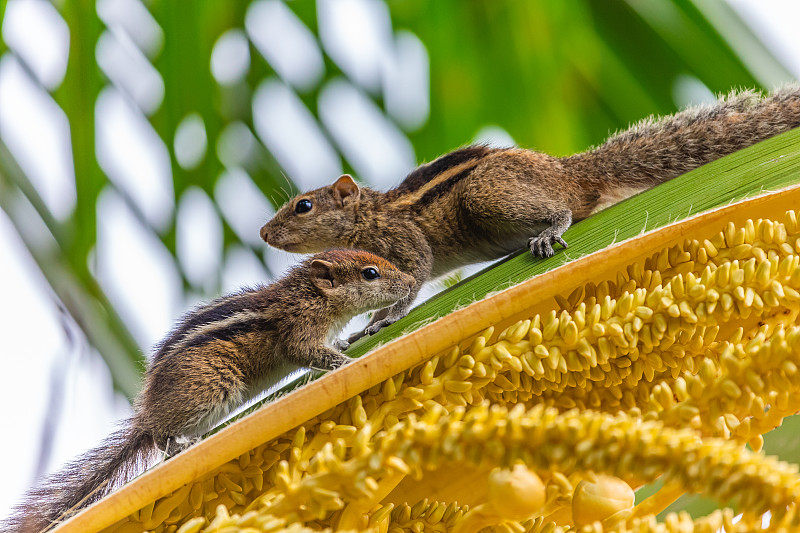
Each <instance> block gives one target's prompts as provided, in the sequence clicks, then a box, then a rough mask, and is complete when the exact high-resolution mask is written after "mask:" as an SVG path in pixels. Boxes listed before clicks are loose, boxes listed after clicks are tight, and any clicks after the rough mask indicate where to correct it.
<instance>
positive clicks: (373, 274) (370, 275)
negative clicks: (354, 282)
mask: <svg viewBox="0 0 800 533" xmlns="http://www.w3.org/2000/svg"><path fill="white" fill-rule="evenodd" d="M361 275H362V276H364V279H366V280H370V281H371V280H373V279H378V278H379V277H381V273H380V272H378V269H377V268H372V267H367V268H365V269H364V270H362V271H361Z"/></svg>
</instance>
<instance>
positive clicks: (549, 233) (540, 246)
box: [528, 228, 567, 257]
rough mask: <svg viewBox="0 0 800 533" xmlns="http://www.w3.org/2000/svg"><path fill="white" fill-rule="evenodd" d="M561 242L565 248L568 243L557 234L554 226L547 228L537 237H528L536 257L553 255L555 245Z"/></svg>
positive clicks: (529, 245)
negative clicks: (553, 228)
mask: <svg viewBox="0 0 800 533" xmlns="http://www.w3.org/2000/svg"><path fill="white" fill-rule="evenodd" d="M555 243H558V244H560V245H561V246H563V247H564V248H566V247H567V243H566V242H565V241H564V239H562V238H561V237H560V236H558V235H556V234H555V232H554V231H553V230H552V228H547V229H546V230H544V231H543V232H541V233H540V234H539V235H537V236H536V237H531V238H530V239H528V248H530V250H531V253H532V254H533V256H534V257H552V256H553V254H554V253H555V251H554V250H553V245H554V244H555Z"/></svg>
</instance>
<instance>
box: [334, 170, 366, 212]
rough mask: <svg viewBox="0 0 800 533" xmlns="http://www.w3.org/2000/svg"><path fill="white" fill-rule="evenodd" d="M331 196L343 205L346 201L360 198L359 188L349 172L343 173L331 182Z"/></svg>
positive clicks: (354, 200)
mask: <svg viewBox="0 0 800 533" xmlns="http://www.w3.org/2000/svg"><path fill="white" fill-rule="evenodd" d="M333 196H334V197H335V198H336V200H337V201H338V202H339V203H340V204H341V205H344V204H346V203H348V202H357V201H358V199H359V198H361V189H359V188H358V184H357V183H356V182H355V181H354V180H353V176H351V175H350V174H343V175H342V176H341V177H340V178H339V179H338V180H336V183H334V184H333Z"/></svg>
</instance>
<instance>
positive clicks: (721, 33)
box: [0, 0, 800, 516]
mask: <svg viewBox="0 0 800 533" xmlns="http://www.w3.org/2000/svg"><path fill="white" fill-rule="evenodd" d="M0 16H1V17H2V42H0V362H1V363H2V367H3V368H4V369H5V370H4V371H3V373H2V375H1V376H0V380H1V381H0V402H1V403H2V405H3V406H4V407H3V412H4V415H5V416H4V418H5V424H4V425H5V427H6V430H4V434H5V435H6V437H5V438H3V439H2V453H0V471H2V472H3V478H4V483H2V484H0V516H2V515H5V514H6V513H7V512H8V509H9V507H10V506H11V505H12V504H13V503H14V502H15V501H17V500H18V498H19V497H20V495H21V494H22V492H23V491H24V490H25V489H27V488H28V487H29V486H30V485H32V484H33V483H34V482H35V481H36V480H37V479H39V478H40V477H41V476H43V475H45V474H46V473H48V472H50V471H52V470H54V469H57V468H58V467H59V466H60V465H61V464H63V462H64V461H66V460H68V459H70V458H72V457H74V456H75V455H76V454H78V453H80V452H81V451H83V450H85V449H87V448H89V447H91V446H93V445H95V444H97V442H98V441H99V440H100V439H101V438H102V437H103V436H104V435H106V434H107V433H108V432H110V431H111V430H112V429H113V428H114V425H115V422H116V421H118V420H120V419H122V418H124V417H126V416H128V415H129V414H130V409H131V408H130V403H129V400H130V398H132V397H133V396H134V395H135V393H136V391H137V387H138V384H139V380H140V377H141V372H142V370H143V368H144V361H145V355H144V354H148V353H149V351H150V349H151V347H152V346H153V345H154V343H156V342H157V341H158V340H159V339H160V338H161V337H162V336H163V335H164V334H165V333H166V332H167V331H168V330H169V328H170V327H171V325H172V324H173V322H174V321H175V320H176V318H177V317H178V316H180V315H181V314H182V313H184V312H185V311H186V310H188V309H189V308H191V307H192V306H193V305H196V304H197V303H198V302H199V301H202V300H206V299H210V298H212V297H215V296H217V295H219V294H221V293H224V292H226V291H231V290H234V289H236V288H238V287H240V286H243V285H254V284H256V283H259V282H263V281H267V280H269V279H272V278H274V277H276V276H278V275H280V273H281V272H283V271H284V270H285V269H286V268H287V266H288V265H289V264H291V263H293V262H294V261H296V260H297V257H295V256H291V255H290V254H285V253H282V252H278V251H276V250H272V249H268V248H267V247H266V245H264V243H262V242H261V241H260V239H259V236H258V230H259V228H260V226H261V224H262V223H263V222H265V221H266V220H267V219H268V218H269V217H270V216H271V214H272V213H273V212H274V210H275V208H276V207H278V206H279V205H280V204H281V203H282V202H283V201H285V200H286V199H287V197H289V196H290V195H294V194H296V193H297V192H298V191H300V190H304V189H309V188H314V187H318V186H322V185H325V184H328V183H330V182H331V181H332V180H333V179H335V178H336V177H337V176H338V175H339V174H341V173H342V172H350V173H353V174H354V175H355V176H357V177H358V178H359V179H360V180H361V181H363V182H364V183H366V184H368V185H370V186H373V187H376V188H383V189H385V188H389V187H390V186H392V185H393V184H395V183H398V182H399V181H400V180H402V178H403V177H404V175H405V174H406V173H407V172H408V171H409V170H411V169H412V168H413V167H414V166H415V165H416V164H417V163H418V162H422V161H426V160H430V159H433V158H434V157H436V156H438V155H440V154H442V153H445V152H447V151H450V150H452V149H454V148H456V147H458V146H460V145H463V144H466V143H470V142H474V141H480V142H491V143H496V144H500V145H511V144H516V145H519V146H523V147H527V148H534V149H537V150H542V151H546V152H550V153H552V154H559V155H560V154H569V153H573V152H576V151H580V150H583V149H586V148H587V147H588V146H590V145H592V144H597V143H600V142H602V140H603V139H604V138H605V137H606V136H607V135H608V134H609V133H610V132H613V131H615V130H617V129H619V128H623V127H625V126H626V125H627V124H628V123H630V122H631V121H635V120H638V119H640V118H643V117H645V116H647V115H650V114H653V113H657V114H666V113H671V112H673V111H675V110H677V109H678V108H680V107H683V106H685V105H687V104H690V103H702V102H706V101H709V100H711V99H712V98H713V93H717V92H727V91H729V90H730V89H732V88H735V87H762V88H769V87H774V86H776V85H779V84H781V83H784V82H787V81H790V80H792V79H795V78H797V77H798V76H800V34H799V33H798V32H797V20H800V5H798V4H797V3H796V2H795V1H794V0H769V1H761V0H728V1H727V2H721V1H716V0H657V1H653V0H567V1H563V2H551V1H546V0H542V1H512V0H482V1H480V0H469V1H463V0H435V1H424V0H388V1H385V0H318V1H316V2H313V1H310V0H294V1H288V2H282V1H279V0H254V1H250V2H248V1H224V2H223V1H211V0H194V1H192V2H186V1H185V2H179V1H174V0H173V1H169V0H151V1H144V2H142V1H140V0H97V1H96V2H92V1H78V0H72V1H70V0H54V1H53V2H49V1H46V0H8V2H6V1H2V2H0ZM437 287H438V286H437V285H435V284H434V285H433V286H432V288H429V289H428V290H427V292H426V294H428V295H430V294H431V293H432V292H435V290H437ZM356 327H357V326H356V325H352V326H351V327H350V328H349V329H350V330H354V329H356ZM787 424H794V426H793V428H794V429H792V428H785V429H783V430H780V431H782V432H783V433H782V434H780V435H778V438H772V439H770V438H768V439H767V451H768V452H769V451H771V450H772V451H776V450H777V451H780V452H782V453H785V450H786V449H791V448H793V446H792V445H791V442H792V441H793V440H795V439H793V435H795V434H796V433H794V430H795V429H796V428H797V422H796V421H795V420H789V421H787ZM787 429H791V430H792V432H791V433H787V432H786V430H787ZM781 435H782V436H781ZM771 447H772V448H771ZM787 458H790V459H793V460H795V461H796V460H797V455H796V454H795V455H794V456H792V455H791V454H790V455H789V456H787ZM680 505H682V506H688V508H689V509H690V510H692V511H693V512H704V511H705V510H707V508H708V506H707V503H704V502H700V501H698V500H697V499H689V500H684V501H682V502H681V503H680Z"/></svg>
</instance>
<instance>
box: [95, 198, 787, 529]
mask: <svg viewBox="0 0 800 533" xmlns="http://www.w3.org/2000/svg"><path fill="white" fill-rule="evenodd" d="M564 294H568V296H563V297H562V296H558V297H556V302H555V303H554V305H553V306H552V308H551V309H550V310H549V311H547V312H543V313H539V314H532V316H530V315H529V316H528V317H527V318H525V319H523V320H519V321H517V322H516V323H514V324H511V325H509V326H508V327H504V328H503V329H502V331H501V332H500V333H499V334H495V328H493V327H490V328H488V329H487V330H486V331H484V332H483V333H481V334H480V335H478V336H477V337H475V338H474V339H467V340H466V342H465V343H464V344H462V345H460V346H454V347H452V348H451V349H450V350H449V351H448V352H446V353H441V354H432V357H430V358H429V359H428V360H426V361H424V362H423V363H421V364H419V365H417V366H415V367H414V368H411V369H409V370H407V371H405V372H402V373H400V374H398V375H395V376H394V377H392V378H390V379H388V380H386V381H384V382H383V383H380V384H378V385H376V386H374V387H372V388H370V389H369V390H366V391H364V392H363V393H361V394H359V395H356V396H354V397H353V398H351V399H350V400H349V401H347V402H344V403H342V404H340V405H338V406H336V407H334V408H332V409H330V410H329V411H328V412H326V413H323V414H322V415H320V416H319V417H316V418H314V419H311V420H308V421H306V422H305V423H304V424H302V425H301V426H300V427H298V428H296V430H294V431H292V432H289V433H286V434H284V435H283V436H281V437H279V438H277V439H275V440H274V441H271V442H268V443H265V444H263V445H261V446H259V447H257V448H255V449H253V450H250V452H249V453H245V454H243V455H242V456H241V457H239V459H238V460H235V461H231V462H229V463H227V464H226V465H224V466H223V467H221V468H219V469H218V470H216V471H215V472H213V473H211V474H209V475H207V476H206V477H205V478H204V479H201V480H199V481H197V482H195V483H193V484H190V485H187V486H185V487H183V488H181V489H179V490H177V491H175V492H174V493H173V494H172V495H170V496H167V497H165V498H162V499H160V500H158V501H156V502H153V504H151V505H149V506H148V507H146V508H144V509H141V510H139V511H138V512H136V513H134V514H133V515H131V516H129V517H128V518H127V519H126V520H124V521H122V522H119V523H117V524H116V525H114V526H112V527H111V528H109V529H107V530H106V531H107V532H108V533H112V532H123V533H129V532H131V533H132V532H140V531H155V532H158V533H161V532H167V533H172V532H175V531H178V532H180V533H194V532H199V531H202V532H208V533H210V532H213V531H224V532H231V533H233V532H237V531H246V532H256V531H264V532H272V531H279V530H281V531H282V530H289V531H295V530H296V531H297V532H298V533H300V531H307V530H312V529H313V530H320V529H327V528H331V529H334V530H342V531H344V530H357V531H367V530H369V531H374V532H375V533H401V532H403V533H411V532H413V533H422V532H423V531H424V532H426V533H431V532H438V533H473V532H476V531H478V530H479V529H482V528H484V527H488V526H491V527H493V528H494V529H495V531H498V532H503V533H527V532H531V533H539V532H549V531H563V530H565V529H567V528H570V527H573V528H578V529H580V530H581V531H598V532H599V531H670V532H672V531H675V532H677V531H716V530H717V529H718V528H720V527H722V526H724V527H725V528H726V531H729V532H730V531H747V530H751V529H752V528H754V527H756V525H757V524H760V520H761V517H760V515H761V514H762V513H764V512H765V511H768V510H769V511H771V512H772V523H773V525H774V526H776V527H786V528H789V529H792V528H794V529H797V528H798V527H800V514H799V513H798V512H797V510H796V503H795V502H797V501H798V498H800V477H799V476H798V475H797V472H796V470H795V469H793V468H790V467H789V466H787V465H785V464H783V463H779V462H777V461H774V460H771V459H770V458H765V457H764V456H762V455H761V454H758V453H752V452H748V451H747V450H745V449H744V448H743V447H742V443H743V442H749V443H750V444H751V445H752V447H753V448H754V449H755V450H756V451H758V450H759V449H760V447H761V444H762V442H763V441H762V438H761V435H762V434H763V433H765V432H766V431H769V430H770V429H772V428H774V427H776V426H777V425H779V424H780V422H781V420H782V419H783V417H785V416H787V415H789V414H792V413H794V412H797V411H798V410H800V372H798V367H800V327H799V326H798V315H800V225H799V224H798V220H797V215H796V214H795V213H794V212H791V211H790V212H788V213H787V214H786V216H785V217H784V218H783V220H782V221H774V220H762V219H759V220H755V221H753V220H748V221H746V222H745V223H744V224H743V225H742V226H741V227H736V226H735V225H734V224H733V223H731V224H728V225H727V227H725V228H724V230H723V231H721V232H720V233H718V234H716V235H710V236H708V238H707V239H700V240H687V241H685V242H683V243H680V244H677V245H675V246H672V247H670V248H667V249H664V250H662V251H661V252H659V253H656V254H654V255H652V256H651V257H648V258H646V259H644V260H643V261H641V262H637V263H634V264H631V265H629V266H627V269H626V271H625V272H624V273H619V274H618V275H617V276H616V278H615V279H613V280H604V281H602V282H600V283H594V282H590V283H588V284H586V285H585V286H581V287H578V288H575V289H574V290H572V291H571V292H565V293H564ZM460 469H466V470H464V471H465V472H467V471H468V472H469V473H470V475H472V476H476V477H477V478H479V479H484V481H483V482H481V483H479V485H480V486H482V487H483V488H482V489H481V490H476V494H475V495H474V500H473V501H469V502H467V503H469V505H459V504H458V503H457V502H456V501H453V500H447V499H446V498H447V496H448V493H447V491H446V490H444V489H442V490H440V492H441V493H442V494H439V493H437V494H435V495H434V494H427V493H426V492H425V482H426V480H431V479H436V478H437V477H439V476H444V477H446V478H447V476H450V477H449V478H447V479H452V480H453V483H452V484H457V483H458V481H457V480H458V475H459V470H460ZM493 469H494V470H493ZM659 476H661V478H662V479H663V480H664V481H665V489H662V490H663V491H664V492H663V493H662V499H665V498H666V497H667V496H668V495H669V494H673V493H674V494H675V495H678V494H680V493H682V492H699V493H703V494H705V495H708V496H711V497H714V498H716V499H717V500H718V501H720V502H728V501H733V502H735V503H736V504H737V505H739V508H740V510H742V511H744V516H743V518H742V520H741V521H740V522H738V523H737V524H733V523H732V516H733V515H732V512H731V511H730V510H729V509H725V510H723V511H718V512H716V513H713V514H711V515H709V516H707V517H704V518H701V519H697V520H692V519H691V518H689V517H688V516H687V515H685V514H680V515H675V514H672V515H669V516H668V517H667V518H666V519H665V521H664V522H662V523H657V522H656V520H655V514H657V513H658V512H659V511H660V510H661V508H662V507H663V504H662V503H658V502H659V499H658V498H657V497H656V498H655V500H651V502H650V503H648V501H647V500H646V501H645V502H642V503H640V504H639V505H638V506H635V507H634V506H633V501H632V496H631V494H632V493H631V487H633V488H637V487H639V486H641V485H642V484H644V483H648V482H651V481H653V480H655V479H656V478H658V477H659ZM415 488H416V489H415ZM415 490H416V492H415ZM409 495H416V496H414V497H415V498H417V499H418V501H417V500H409ZM425 495H427V496H428V497H436V498H438V499H444V500H445V501H441V502H440V501H436V502H429V501H428V500H427V499H421V496H425ZM515 495H516V496H517V498H516V499H515ZM520 495H524V497H522V496H520ZM656 496H658V495H656ZM411 501H416V503H414V504H411V505H409V504H410V503H411ZM669 501H671V499H670V500H669ZM669 501H666V502H665V503H669ZM406 502H408V504H407V503H406ZM653 502H656V503H653Z"/></svg>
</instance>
